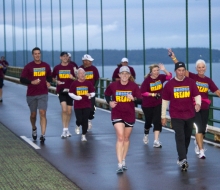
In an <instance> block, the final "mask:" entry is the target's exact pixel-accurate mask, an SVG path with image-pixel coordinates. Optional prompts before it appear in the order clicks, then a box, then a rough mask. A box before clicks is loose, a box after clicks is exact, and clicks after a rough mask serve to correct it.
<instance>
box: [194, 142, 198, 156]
mask: <svg viewBox="0 0 220 190" xmlns="http://www.w3.org/2000/svg"><path fill="white" fill-rule="evenodd" d="M194 144H195V153H196V154H199V147H198V145H197V142H196V140H194Z"/></svg>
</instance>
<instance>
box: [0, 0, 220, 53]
mask: <svg viewBox="0 0 220 190" xmlns="http://www.w3.org/2000/svg"><path fill="white" fill-rule="evenodd" d="M14 1H15V27H14V28H13V27H12V23H13V22H12V21H13V17H12V9H13V6H12V4H11V1H8V0H5V6H6V8H5V11H6V15H5V22H6V49H7V50H12V49H13V44H14V46H16V48H15V49H23V42H22V41H23V28H22V3H21V2H22V0H14ZM24 1H25V0H23V2H24ZM26 1H27V40H28V43H27V49H28V50H30V49H32V48H33V47H35V46H39V47H41V48H42V49H44V50H51V49H52V36H51V35H52V31H51V26H52V25H53V44H54V48H53V49H55V50H60V49H65V50H72V49H73V35H72V34H73V24H74V34H75V35H74V40H75V44H74V46H75V50H85V49H86V48H87V47H86V44H87V39H86V1H85V0H74V4H73V7H74V11H73V14H74V22H72V0H61V21H60V17H59V15H60V9H59V0H52V2H53V5H52V14H53V22H52V23H51V4H50V2H51V0H41V7H42V18H43V19H42V28H43V29H42V41H43V44H41V31H40V9H39V7H40V4H39V0H36V1H35V0H26ZM35 2H36V10H37V14H36V17H37V23H36V26H37V29H36V28H35ZM102 2H103V31H104V35H103V38H104V42H103V45H104V48H105V49H124V48H125V34H124V33H125V22H124V21H125V17H124V0H103V1H102ZM126 4H127V47H128V49H142V48H143V27H142V26H143V18H142V0H127V3H126ZM144 4H145V7H144V12H145V17H144V19H145V28H144V30H145V47H146V48H161V47H162V48H168V47H172V48H173V47H186V17H185V15H186V11H185V6H186V5H185V0H153V1H150V0H145V1H144ZM0 7H1V9H0V41H1V46H0V50H1V51H2V50H3V49H4V45H3V44H4V43H3V42H4V27H3V24H4V22H3V19H2V18H3V0H0ZM188 7H189V12H188V13H189V14H188V17H189V20H188V21H189V47H209V17H208V15H209V12H208V0H188ZM211 8H212V9H211V11H212V14H211V16H212V20H211V23H212V28H211V30H212V48H213V49H220V0H211ZM88 23H89V40H88V41H89V49H101V11H100V0H88ZM60 24H61V28H62V29H61V30H60ZM36 31H37V32H36ZM60 31H61V33H60ZM13 32H14V33H15V34H16V35H15V38H13V37H12V36H13ZM36 33H37V35H36ZM60 35H61V36H62V43H61V42H60ZM36 36H37V37H36ZM13 39H14V43H13ZM25 39H26V35H25ZM36 41H37V42H36ZM25 44H26V43H25ZM61 46H62V47H61Z"/></svg>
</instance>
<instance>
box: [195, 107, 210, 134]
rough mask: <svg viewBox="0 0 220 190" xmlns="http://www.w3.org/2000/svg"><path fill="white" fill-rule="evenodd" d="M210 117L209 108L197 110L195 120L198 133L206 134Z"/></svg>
mask: <svg viewBox="0 0 220 190" xmlns="http://www.w3.org/2000/svg"><path fill="white" fill-rule="evenodd" d="M208 118H209V109H206V110H200V111H199V112H196V116H195V122H194V127H195V130H196V133H202V134H205V131H206V125H207V123H208Z"/></svg>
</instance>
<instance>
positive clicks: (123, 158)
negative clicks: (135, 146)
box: [122, 127, 133, 160]
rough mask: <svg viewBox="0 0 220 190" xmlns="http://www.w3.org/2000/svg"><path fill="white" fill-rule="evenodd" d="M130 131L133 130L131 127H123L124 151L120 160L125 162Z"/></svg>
mask: <svg viewBox="0 0 220 190" xmlns="http://www.w3.org/2000/svg"><path fill="white" fill-rule="evenodd" d="M132 129H133V128H132V127H125V130H124V151H123V156H122V160H125V158H126V156H127V153H128V148H129V145H130V135H131V131H132Z"/></svg>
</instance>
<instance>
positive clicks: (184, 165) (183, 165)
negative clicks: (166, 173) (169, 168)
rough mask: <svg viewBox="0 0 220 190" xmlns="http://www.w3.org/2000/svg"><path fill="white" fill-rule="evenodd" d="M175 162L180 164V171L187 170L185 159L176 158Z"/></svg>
mask: <svg viewBox="0 0 220 190" xmlns="http://www.w3.org/2000/svg"><path fill="white" fill-rule="evenodd" d="M177 164H178V165H179V166H180V168H181V170H182V171H187V169H188V167H189V165H188V162H187V160H186V159H183V160H181V161H179V160H177Z"/></svg>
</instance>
